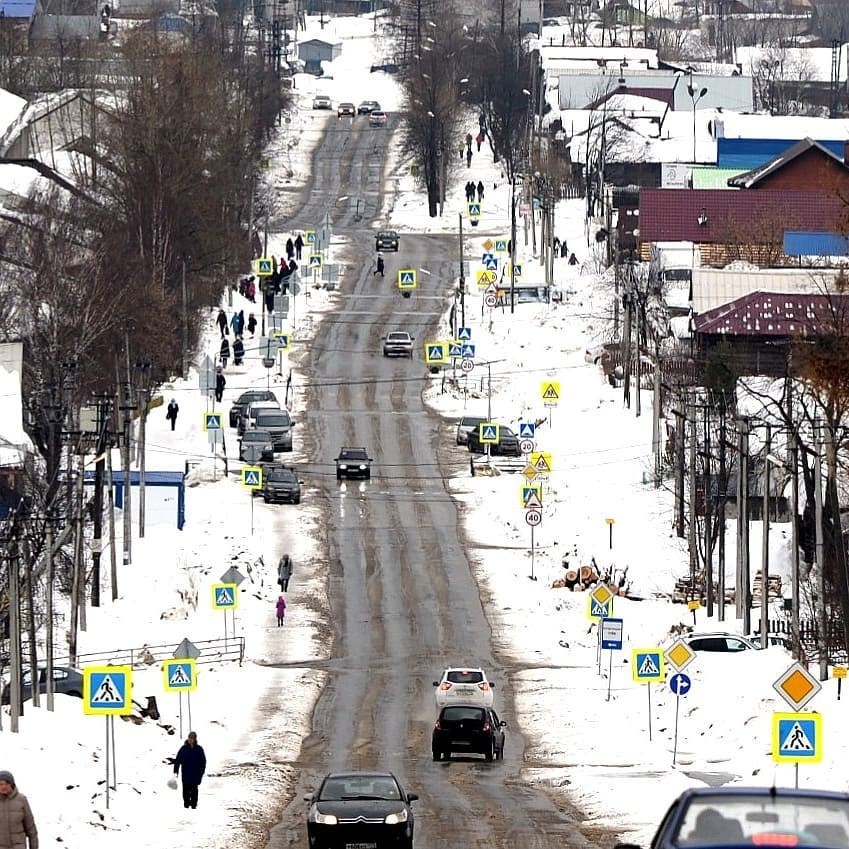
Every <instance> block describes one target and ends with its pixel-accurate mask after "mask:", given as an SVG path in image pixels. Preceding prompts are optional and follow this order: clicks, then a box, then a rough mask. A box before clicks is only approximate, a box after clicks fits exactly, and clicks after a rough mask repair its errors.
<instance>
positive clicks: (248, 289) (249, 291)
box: [245, 277, 256, 304]
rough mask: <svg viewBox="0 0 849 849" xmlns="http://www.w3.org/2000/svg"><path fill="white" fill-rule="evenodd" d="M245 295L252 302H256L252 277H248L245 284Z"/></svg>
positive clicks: (254, 284)
mask: <svg viewBox="0 0 849 849" xmlns="http://www.w3.org/2000/svg"><path fill="white" fill-rule="evenodd" d="M245 296H246V297H247V299H248V300H249V301H250V302H251V303H252V304H255V303H256V300H255V298H256V283H254V279H253V277H249V278H248V283H247V285H246V286H245Z"/></svg>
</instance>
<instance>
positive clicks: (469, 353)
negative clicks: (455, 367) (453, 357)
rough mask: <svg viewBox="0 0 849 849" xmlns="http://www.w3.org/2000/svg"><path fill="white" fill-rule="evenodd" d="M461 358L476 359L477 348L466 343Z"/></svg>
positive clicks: (461, 351) (461, 350)
mask: <svg viewBox="0 0 849 849" xmlns="http://www.w3.org/2000/svg"><path fill="white" fill-rule="evenodd" d="M460 356H461V357H464V358H468V359H472V360H473V359H474V358H475V346H474V345H472V343H471V342H466V343H465V344H464V345H463V346H462V348H461V349H460Z"/></svg>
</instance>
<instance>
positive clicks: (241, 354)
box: [233, 336, 245, 366]
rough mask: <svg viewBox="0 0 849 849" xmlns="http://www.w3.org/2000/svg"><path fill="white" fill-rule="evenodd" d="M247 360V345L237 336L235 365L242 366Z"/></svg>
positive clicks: (234, 343)
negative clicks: (245, 359)
mask: <svg viewBox="0 0 849 849" xmlns="http://www.w3.org/2000/svg"><path fill="white" fill-rule="evenodd" d="M244 358H245V343H244V342H242V337H241V336H237V337H236V338H235V339H234V340H233V365H234V366H240V365H241V364H242V360H244Z"/></svg>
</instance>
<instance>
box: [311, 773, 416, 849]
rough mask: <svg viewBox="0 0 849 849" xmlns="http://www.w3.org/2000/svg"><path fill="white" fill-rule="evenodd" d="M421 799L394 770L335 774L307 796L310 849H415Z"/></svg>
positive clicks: (325, 778) (329, 775)
mask: <svg viewBox="0 0 849 849" xmlns="http://www.w3.org/2000/svg"><path fill="white" fill-rule="evenodd" d="M418 798H419V797H418V795H417V794H415V793H409V792H407V791H406V790H405V789H404V788H403V787H402V786H401V784H400V783H399V781H398V779H397V778H396V777H395V776H394V775H393V774H392V773H391V772H335V773H334V772H331V773H330V774H328V775H326V776H325V777H324V781H322V782H321V786H320V787H319V788H318V790H317V791H316V792H315V793H313V794H312V795H308V796H304V799H305V800H306V801H307V802H309V803H310V810H309V813H308V814H307V837H308V839H309V845H310V849H346V847H352V846H356V847H369V849H383V847H393V849H395V847H397V849H412V847H413V825H414V823H413V809H412V807H411V806H410V805H411V803H412V802H414V801H415V800H416V799H418Z"/></svg>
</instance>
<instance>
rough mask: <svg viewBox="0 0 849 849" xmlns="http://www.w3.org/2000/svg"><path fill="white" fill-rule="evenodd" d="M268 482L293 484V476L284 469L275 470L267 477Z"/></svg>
mask: <svg viewBox="0 0 849 849" xmlns="http://www.w3.org/2000/svg"><path fill="white" fill-rule="evenodd" d="M268 480H269V481H272V482H274V483H295V476H294V475H293V474H292V473H291V472H290V471H287V470H286V469H275V470H274V471H273V472H271V473H270V474H269V475H268Z"/></svg>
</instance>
